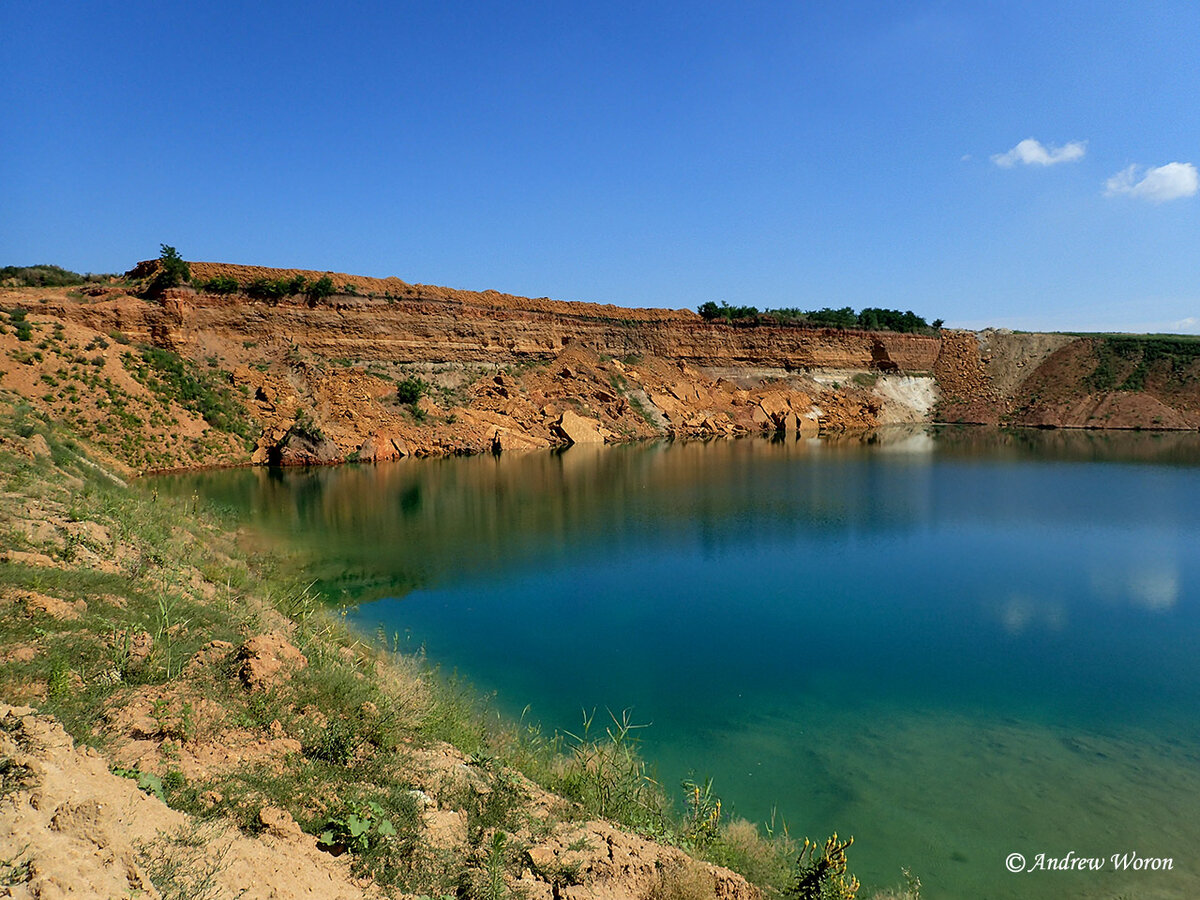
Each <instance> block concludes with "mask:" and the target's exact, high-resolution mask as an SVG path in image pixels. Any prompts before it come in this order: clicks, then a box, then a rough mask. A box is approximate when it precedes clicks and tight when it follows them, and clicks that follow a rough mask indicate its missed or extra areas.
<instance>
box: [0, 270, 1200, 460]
mask: <svg viewBox="0 0 1200 900" xmlns="http://www.w3.org/2000/svg"><path fill="white" fill-rule="evenodd" d="M156 266H157V262H154V261H152V262H148V263H141V264H139V266H138V267H136V268H135V269H134V270H133V271H132V272H131V273H130V274H131V276H134V277H142V278H149V277H150V276H151V275H153V273H154V271H155V269H156ZM191 267H192V272H193V276H194V278H195V279H196V281H197V282H203V281H205V280H207V279H211V278H216V277H223V278H231V279H233V280H234V281H236V282H237V283H238V284H239V285H240V286H242V287H243V288H245V287H247V286H248V285H250V284H251V283H252V282H253V281H254V280H255V279H258V278H266V279H270V280H278V279H285V278H292V277H295V276H297V275H302V276H304V277H305V278H306V279H308V280H309V281H310V282H311V281H315V280H316V279H318V278H321V277H323V276H328V277H329V278H330V280H331V281H332V282H333V284H334V285H335V286H336V289H337V290H338V291H340V293H335V294H334V295H332V296H330V297H327V298H324V299H321V300H310V299H306V298H304V297H302V296H293V297H289V298H284V299H282V300H279V301H273V302H267V301H263V300H254V299H251V298H249V297H248V296H246V294H245V293H235V294H233V295H228V296H219V295H216V294H212V293H205V292H197V291H195V290H192V289H173V290H169V291H167V292H166V293H165V294H164V295H163V296H162V297H160V298H158V299H156V300H155V301H153V302H151V301H147V300H144V299H140V298H138V297H136V296H133V295H131V294H128V293H126V291H125V289H124V288H123V287H118V286H116V285H112V286H89V287H87V288H85V289H83V290H82V291H81V292H79V293H73V294H68V293H66V292H65V291H63V290H58V291H54V290H49V291H34V290H32V289H30V290H26V291H12V292H8V294H7V297H6V299H5V300H4V303H5V304H7V305H12V304H13V303H19V304H20V305H22V306H24V307H26V308H28V309H29V310H30V311H31V312H30V315H31V319H30V320H31V321H33V322H40V323H42V324H40V325H38V326H37V327H39V328H42V329H45V328H58V327H61V326H63V325H67V326H69V327H68V331H69V332H70V334H71V335H74V336H76V337H77V338H78V343H77V344H76V345H77V346H82V345H83V344H85V343H86V342H87V340H88V336H89V335H93V336H97V337H103V336H105V335H109V334H119V335H122V336H123V339H126V340H130V341H132V342H133V343H135V344H137V343H145V344H149V345H153V346H156V347H162V348H167V349H170V350H173V351H175V352H177V353H178V354H180V355H181V356H183V357H185V358H187V359H190V360H192V361H193V362H194V363H197V364H200V365H202V367H203V368H204V369H205V371H209V372H217V373H225V375H224V377H226V378H227V379H228V380H229V381H230V382H231V383H232V384H233V386H234V387H235V388H237V389H238V390H239V391H240V392H242V393H243V394H244V396H245V398H246V403H245V405H246V407H247V412H248V414H249V416H250V418H251V419H252V420H253V429H254V433H255V434H257V435H258V438H257V440H256V441H255V442H254V446H253V447H251V448H249V449H247V448H246V447H245V446H244V445H243V443H242V442H240V441H238V440H230V441H227V442H225V443H224V444H220V442H214V441H212V440H211V439H204V441H205V443H204V445H203V448H202V452H201V451H200V450H196V449H195V448H196V447H197V446H199V445H198V444H197V441H200V440H201V438H202V435H203V433H204V432H205V426H204V424H203V422H199V421H197V420H196V417H195V416H194V415H192V416H190V417H189V415H188V414H187V411H185V410H181V409H175V408H172V410H171V412H172V416H173V421H174V422H176V423H177V428H176V429H175V432H173V433H170V434H168V436H167V438H166V441H165V443H166V444H167V445H169V448H173V447H175V446H176V445H177V444H179V443H180V439H181V436H184V435H186V436H187V440H188V441H190V445H189V446H190V447H191V448H192V449H190V450H188V452H187V453H186V454H184V455H179V454H178V453H177V452H176V450H174V449H169V448H168V450H167V451H165V456H166V457H167V459H166V461H165V462H164V460H163V459H162V458H159V459H157V460H155V461H152V462H145V461H144V462H143V463H142V464H141V466H140V467H141V468H162V467H163V466H164V465H167V466H172V465H179V466H189V465H198V464H200V465H211V464H243V463H247V462H257V463H315V462H335V461H342V460H348V459H363V460H377V461H382V460H388V459H395V458H399V457H403V456H410V455H416V456H420V455H432V454H452V453H478V452H487V451H493V452H502V451H509V450H519V449H535V448H540V447H550V446H555V445H563V444H568V443H576V442H588V441H610V442H611V441H619V440H630V439H639V438H647V437H654V436H664V435H666V436H674V437H682V436H692V437H707V436H728V435H741V434H752V433H760V432H764V431H765V432H780V433H785V434H787V433H791V434H795V435H810V434H817V433H834V432H838V431H843V430H847V429H860V428H870V427H873V426H876V425H880V424H888V423H893V422H914V421H930V420H932V419H935V418H936V419H938V420H941V421H949V422H970V423H985V424H1016V425H1033V426H1043V427H1046V426H1053V427H1124V428H1134V427H1142V428H1164V429H1170V428H1174V429H1180V428H1184V429H1186V428H1196V427H1198V426H1200V412H1198V411H1200V398H1198V397H1197V388H1196V384H1197V383H1198V382H1200V379H1198V378H1197V376H1196V373H1195V371H1194V370H1195V369H1196V363H1195V360H1192V363H1190V364H1189V365H1191V368H1188V365H1183V366H1182V367H1181V365H1180V364H1179V360H1178V359H1176V360H1173V361H1172V364H1171V365H1170V366H1167V365H1166V364H1164V363H1162V362H1161V361H1159V362H1156V363H1155V364H1154V365H1147V366H1143V367H1142V368H1141V369H1137V368H1136V367H1137V366H1138V365H1139V363H1138V361H1137V360H1133V359H1126V358H1125V357H1119V356H1114V355H1113V353H1111V352H1108V351H1107V350H1106V349H1105V348H1106V346H1107V345H1105V344H1104V343H1103V341H1102V339H1095V338H1077V337H1071V336H1067V335H1029V334H1013V333H1010V332H997V331H986V332H981V333H979V334H975V333H972V332H964V331H951V330H943V331H942V332H940V333H939V334H938V335H937V336H925V335H905V334H894V333H887V332H862V331H848V330H846V331H844V330H838V329H828V328H825V329H821V328H814V329H808V328H795V327H780V326H766V325H764V326H755V327H741V326H737V325H731V324H717V323H713V322H707V321H705V320H703V319H701V318H700V317H699V316H698V315H696V314H695V313H693V312H690V311H687V310H663V309H625V308H622V307H616V306H608V305H601V304H590V303H574V302H563V301H554V300H549V299H546V298H537V299H529V298H523V297H516V296H512V295H509V294H502V293H499V292H496V291H482V292H475V291H458V290H452V289H449V288H440V287H432V286H428V285H414V284H409V283H407V282H404V281H401V280H400V279H396V278H388V279H369V278H363V277H360V276H351V275H342V274H337V273H321V272H312V271H304V270H292V269H267V268H263V267H252V266H230V265H222V264H215V263H192V264H191ZM368 292H369V293H368ZM6 341H7V342H8V344H11V347H8V349H7V352H6V354H5V358H6V359H17V358H20V359H21V360H22V362H23V365H24V366H27V367H29V368H21V367H18V369H19V371H16V372H15V373H14V376H19V377H10V378H9V379H8V382H7V383H8V384H10V385H13V386H15V387H16V388H17V389H18V390H19V391H20V392H22V393H25V394H27V395H28V397H29V400H30V402H31V403H33V404H34V405H45V406H47V407H48V409H47V411H48V412H52V413H53V412H55V406H56V403H58V402H59V401H58V400H56V399H55V398H54V396H53V395H52V393H51V392H43V387H44V384H45V383H48V381H47V379H49V381H54V380H56V379H57V378H59V377H60V376H61V375H62V371H63V367H62V366H61V365H59V364H58V363H57V362H56V361H55V360H54V359H52V358H50V356H49V354H47V358H45V359H33V358H31V356H36V354H30V353H29V352H27V348H22V347H21V346H19V345H18V344H17V343H15V339H13V338H12V335H11V333H10V334H8V335H7V336H0V343H5V342H6ZM6 347H7V344H6ZM1106 353H1107V355H1105V354H1106ZM115 356H117V354H113V353H112V352H111V351H109V353H107V354H105V361H104V366H103V368H102V370H101V372H103V373H104V374H105V376H106V377H107V378H110V379H111V380H112V382H113V383H114V384H116V385H117V387H118V388H119V389H120V390H121V391H124V392H127V393H130V394H133V395H136V394H137V393H138V391H139V390H141V388H140V387H139V385H137V384H135V383H134V380H133V379H130V378H129V377H128V373H126V372H125V371H124V370H123V369H122V365H121V363H120V362H119V360H118V359H116V358H113V357H115ZM1101 356H1103V357H1104V360H1105V362H1104V365H1107V366H1108V369H1106V370H1105V372H1107V373H1108V374H1107V377H1109V378H1110V380H1111V381H1112V383H1111V384H1107V386H1106V387H1104V388H1103V389H1100V388H1097V386H1096V385H1097V384H1098V383H1099V382H1098V381H1097V378H1096V372H1097V370H1098V367H1099V366H1101V362H1102V360H1101ZM10 368H11V364H10ZM1135 369H1136V374H1137V378H1138V379H1140V381H1139V382H1138V383H1139V389H1137V390H1129V389H1122V388H1128V386H1129V385H1130V384H1132V383H1133V382H1131V381H1130V377H1131V373H1135ZM1118 370H1119V371H1118ZM1117 375H1119V376H1120V377H1119V378H1117ZM412 376H416V377H420V378H422V379H424V380H426V381H427V382H429V383H430V384H431V385H432V386H433V388H434V390H433V391H432V392H431V393H430V394H429V395H428V396H426V397H424V398H423V399H421V400H420V402H419V403H417V404H413V405H409V404H404V403H401V402H399V401H398V399H397V394H396V384H397V382H399V381H402V380H404V379H405V378H407V377H412ZM22 385H24V387H22ZM143 393H144V392H143ZM59 396H60V399H61V391H60V392H59ZM72 402H78V400H77V398H72ZM935 403H936V406H935ZM69 412H71V414H73V415H78V411H77V410H75V409H72V410H70V411H69ZM93 412H94V413H95V414H94V415H92V416H91V418H92V419H93V420H95V423H94V424H95V427H96V429H97V431H98V432H99V433H100V434H105V433H111V427H110V424H106V418H105V417H106V416H110V415H111V409H110V408H98V409H96V410H93ZM85 418H86V417H85ZM151 418H153V417H151ZM127 425H128V423H125V425H122V426H121V427H126V426H127ZM143 425H144V426H145V427H146V428H147V429H148V430H149V431H152V428H151V425H150V423H149V422H148V421H147V422H144V423H143ZM104 443H105V441H104V440H103V439H101V440H100V444H101V446H103V445H104ZM172 454H176V457H177V458H175V459H174V460H173V461H172V460H171V459H170V457H171V455H172ZM115 455H116V456H117V457H118V458H120V456H121V454H119V453H118V454H115ZM159 456H160V457H162V456H163V454H160V455H159ZM138 467H139V465H138V463H137V461H134V468H135V469H136V468H138Z"/></svg>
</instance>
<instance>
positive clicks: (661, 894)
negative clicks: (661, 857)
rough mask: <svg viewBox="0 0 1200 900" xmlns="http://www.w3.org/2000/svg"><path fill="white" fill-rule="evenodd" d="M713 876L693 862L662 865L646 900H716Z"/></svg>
mask: <svg viewBox="0 0 1200 900" xmlns="http://www.w3.org/2000/svg"><path fill="white" fill-rule="evenodd" d="M716 896H717V894H716V886H715V885H714V884H713V880H712V876H710V875H709V874H708V873H707V872H706V871H704V869H703V868H702V867H700V866H698V865H696V864H695V863H693V862H690V861H688V862H671V863H667V864H666V865H662V866H660V867H659V868H658V871H656V872H655V874H654V880H653V881H652V882H651V883H650V887H649V889H648V890H647V891H646V894H645V900H716Z"/></svg>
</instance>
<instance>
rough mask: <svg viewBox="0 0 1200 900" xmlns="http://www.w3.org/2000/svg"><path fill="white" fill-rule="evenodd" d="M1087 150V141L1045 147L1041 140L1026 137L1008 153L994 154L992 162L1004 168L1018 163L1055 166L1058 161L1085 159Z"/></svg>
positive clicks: (1009, 167)
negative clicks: (1084, 155)
mask: <svg viewBox="0 0 1200 900" xmlns="http://www.w3.org/2000/svg"><path fill="white" fill-rule="evenodd" d="M1086 152H1087V141H1071V142H1070V143H1069V144H1064V145H1063V146H1061V147H1054V146H1050V147H1043V146H1042V142H1041V141H1036V140H1034V139H1033V138H1025V140H1023V141H1021V143H1019V144H1017V146H1015V147H1013V148H1012V149H1011V150H1009V151H1008V152H1007V153H997V154H994V155H993V156H992V162H994V163H995V164H996V165H998V166H999V167H1000V168H1002V169H1011V168H1012V167H1013V166H1015V165H1016V164H1017V163H1023V164H1024V165H1027V166H1053V165H1055V164H1056V163H1064V162H1074V161H1075V160H1077V159H1083V154H1084V153H1086Z"/></svg>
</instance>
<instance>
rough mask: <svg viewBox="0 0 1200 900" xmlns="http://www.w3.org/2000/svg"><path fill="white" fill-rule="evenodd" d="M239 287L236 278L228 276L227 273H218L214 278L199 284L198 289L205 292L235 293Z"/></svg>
mask: <svg viewBox="0 0 1200 900" xmlns="http://www.w3.org/2000/svg"><path fill="white" fill-rule="evenodd" d="M240 289H241V285H240V284H238V281H237V279H236V278H230V277H229V276H228V275H218V276H217V277H216V278H210V279H208V281H205V282H204V283H202V284H201V285H200V290H202V291H204V292H205V293H206V294H236V293H237V292H238V290H240Z"/></svg>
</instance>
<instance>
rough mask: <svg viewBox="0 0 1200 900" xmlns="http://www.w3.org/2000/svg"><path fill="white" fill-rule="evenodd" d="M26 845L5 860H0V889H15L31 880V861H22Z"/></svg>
mask: <svg viewBox="0 0 1200 900" xmlns="http://www.w3.org/2000/svg"><path fill="white" fill-rule="evenodd" d="M28 850H29V847H28V845H27V846H26V847H24V848H23V849H21V850H19V851H17V852H16V853H14V854H13V855H12V856H9V857H7V858H6V859H0V887H16V886H17V885H18V884H26V883H28V882H29V881H31V880H32V879H33V860H32V859H22V857H23V856H25V854H26V853H27V852H28Z"/></svg>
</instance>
